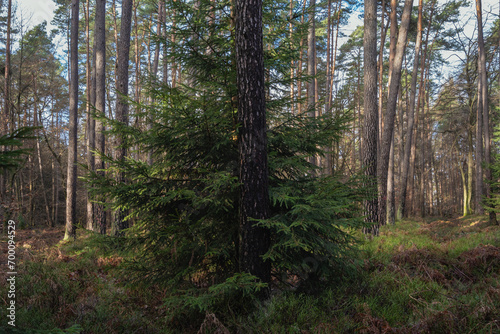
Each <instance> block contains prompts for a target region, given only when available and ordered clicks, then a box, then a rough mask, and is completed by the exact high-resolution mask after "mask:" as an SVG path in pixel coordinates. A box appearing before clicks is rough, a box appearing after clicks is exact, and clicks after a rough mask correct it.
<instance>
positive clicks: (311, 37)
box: [307, 0, 316, 117]
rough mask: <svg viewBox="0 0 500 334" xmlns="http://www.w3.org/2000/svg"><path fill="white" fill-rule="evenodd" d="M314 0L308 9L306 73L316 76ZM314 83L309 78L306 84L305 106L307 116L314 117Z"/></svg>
mask: <svg viewBox="0 0 500 334" xmlns="http://www.w3.org/2000/svg"><path fill="white" fill-rule="evenodd" d="M315 13H316V0H311V2H310V9H309V31H308V34H307V75H308V76H310V77H314V76H316V21H315V16H316V15H315ZM315 102H316V84H315V80H314V79H311V78H309V83H308V85H307V108H308V109H309V116H310V117H316V112H315V110H316V108H315V107H314V106H315Z"/></svg>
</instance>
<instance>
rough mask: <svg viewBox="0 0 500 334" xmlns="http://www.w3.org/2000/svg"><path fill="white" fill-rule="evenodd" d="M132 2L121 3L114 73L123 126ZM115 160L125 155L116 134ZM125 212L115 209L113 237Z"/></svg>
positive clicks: (120, 176)
mask: <svg viewBox="0 0 500 334" xmlns="http://www.w3.org/2000/svg"><path fill="white" fill-rule="evenodd" d="M132 5H133V0H123V3H122V20H121V27H120V44H118V63H117V65H116V72H117V77H118V81H117V82H116V93H117V95H118V96H117V99H116V113H115V117H116V120H117V121H118V122H120V123H123V124H124V125H128V101H127V97H128V64H129V52H130V31H131V28H132V7H133V6H132ZM116 139H117V140H116V146H117V151H116V159H117V160H118V161H123V160H125V156H126V153H127V150H126V148H125V147H124V145H125V138H124V136H123V135H122V134H118V135H117V138H116ZM117 182H118V183H124V182H125V174H124V173H123V172H120V173H118V175H117ZM124 218H125V212H124V211H123V210H121V209H117V210H116V212H115V219H114V221H113V231H112V233H113V234H114V235H121V234H122V233H123V230H124V229H126V228H127V227H128V222H127V221H126V220H125V219H124Z"/></svg>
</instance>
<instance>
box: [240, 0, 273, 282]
mask: <svg viewBox="0 0 500 334" xmlns="http://www.w3.org/2000/svg"><path fill="white" fill-rule="evenodd" d="M235 13H236V30H235V39H236V40H235V43H236V66H237V81H238V120H239V123H240V125H241V127H240V135H239V156H240V159H239V160H240V166H239V167H240V183H241V199H240V233H241V238H240V240H241V243H240V256H241V259H240V268H241V270H242V271H245V272H248V273H250V274H252V275H255V276H257V277H258V278H259V279H260V280H262V281H263V282H270V280H271V266H270V264H269V262H267V261H264V260H263V259H262V256H263V255H264V254H265V253H266V252H267V250H268V248H269V244H270V234H269V230H268V229H266V228H263V227H258V226H256V222H255V221H253V219H266V218H268V217H269V189H268V187H269V182H268V166H267V148H266V146H267V136H266V112H265V87H264V56H263V53H264V52H263V33H262V0H236V8H235Z"/></svg>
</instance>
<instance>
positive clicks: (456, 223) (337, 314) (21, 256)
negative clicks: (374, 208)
mask: <svg viewBox="0 0 500 334" xmlns="http://www.w3.org/2000/svg"><path fill="white" fill-rule="evenodd" d="M63 235H64V230H63V227H57V228H45V229H26V230H19V231H17V234H16V245H17V248H16V264H17V271H18V276H17V279H16V306H17V309H16V325H17V331H13V330H12V327H10V326H8V325H7V320H6V319H7V317H6V306H7V303H8V301H9V300H8V298H7V285H4V284H2V285H0V296H1V300H2V302H1V303H0V304H1V305H0V307H1V310H0V333H86V334H91V333H96V334H97V333H106V334H107V333H109V334H113V333H117V334H121V333H171V332H173V333H176V332H183V333H197V332H199V333H236V332H238V333H246V332H249V333H353V332H355V333H500V226H489V225H488V223H487V222H486V218H485V217H484V216H481V217H479V216H470V217H467V218H456V219H437V218H428V219H421V220H415V219H413V220H405V221H403V222H399V223H397V224H396V225H395V226H384V227H382V229H381V236H380V237H379V238H375V239H374V240H371V241H364V242H362V244H361V246H360V250H361V251H360V253H359V255H358V258H356V259H354V260H353V263H355V266H356V268H358V269H357V270H356V273H353V275H351V276H350V277H352V279H351V280H350V281H345V282H343V283H341V284H337V285H328V284H325V285H326V287H324V288H323V289H322V290H321V292H320V293H317V294H315V295H306V294H301V293H298V292H297V291H287V292H277V293H275V294H274V295H273V297H272V298H271V299H270V300H268V301H266V302H264V303H262V304H261V305H260V307H259V308H258V309H257V310H256V311H254V312H253V313H251V314H231V313H230V312H229V313H228V314H207V316H206V318H205V319H203V317H202V318H201V319H198V321H192V320H190V321H189V322H188V323H179V318H175V319H174V318H172V316H170V315H169V310H168V308H167V307H166V306H164V304H163V300H164V298H165V296H166V294H167V291H165V290H164V289H161V288H159V287H153V288H151V287H150V288H147V289H146V288H141V287H129V286H125V285H124V284H123V283H122V282H123V281H124V278H125V276H126V272H125V271H123V270H122V269H121V263H122V262H123V259H124V258H126V257H127V256H132V255H131V254H126V253H124V252H123V251H120V250H119V249H120V247H119V245H117V244H116V241H114V239H113V238H110V237H103V236H96V235H93V234H91V233H89V232H86V231H84V230H78V238H77V240H76V242H61V239H62V237H63ZM7 240H8V239H7V237H6V236H1V237H0V244H1V249H0V266H2V268H1V269H0V280H1V281H2V282H5V279H6V272H7V270H6V265H7V263H6V262H7V261H6V259H7ZM202 322H203V323H204V326H202V327H203V328H204V329H202V330H200V326H201V325H202ZM59 328H62V329H59ZM199 330H200V331H199Z"/></svg>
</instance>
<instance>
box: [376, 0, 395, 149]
mask: <svg viewBox="0 0 500 334" xmlns="http://www.w3.org/2000/svg"><path fill="white" fill-rule="evenodd" d="M394 2H396V1H394ZM391 4H392V2H391ZM384 18H385V1H384V0H382V13H381V17H380V47H379V55H378V96H379V104H378V114H379V118H378V131H379V132H378V134H379V138H378V140H377V151H378V152H380V140H381V138H380V135H381V134H382V114H383V110H382V107H383V105H384V103H383V101H384V98H383V95H384V49H385V38H386V35H387V27H384ZM391 19H392V13H391ZM389 22H392V20H389V21H388V23H389ZM393 30H395V29H392V27H391V47H390V49H391V50H392V31H393ZM395 45H396V43H394V46H395ZM389 72H390V71H389Z"/></svg>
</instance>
